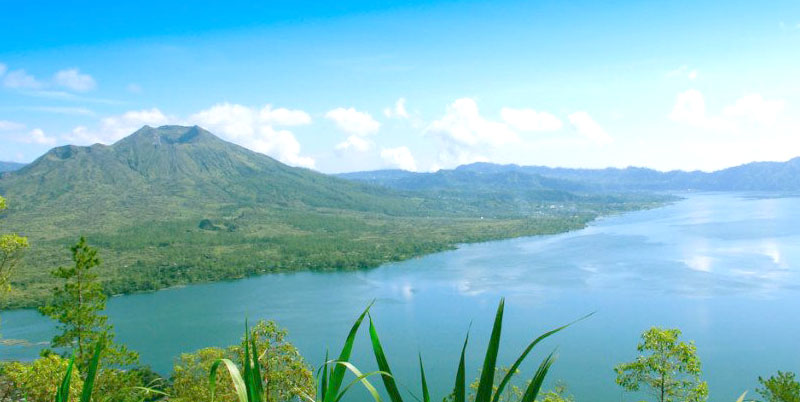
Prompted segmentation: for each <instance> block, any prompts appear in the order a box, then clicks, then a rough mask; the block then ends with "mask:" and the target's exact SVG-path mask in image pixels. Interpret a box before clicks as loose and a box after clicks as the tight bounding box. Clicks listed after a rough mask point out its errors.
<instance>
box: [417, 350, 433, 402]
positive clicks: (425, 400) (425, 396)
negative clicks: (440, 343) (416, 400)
mask: <svg viewBox="0 0 800 402" xmlns="http://www.w3.org/2000/svg"><path fill="white" fill-rule="evenodd" d="M419 377H420V380H421V381H422V402H431V394H430V393H428V381H426V380H425V368H424V367H422V354H420V355H419Z"/></svg>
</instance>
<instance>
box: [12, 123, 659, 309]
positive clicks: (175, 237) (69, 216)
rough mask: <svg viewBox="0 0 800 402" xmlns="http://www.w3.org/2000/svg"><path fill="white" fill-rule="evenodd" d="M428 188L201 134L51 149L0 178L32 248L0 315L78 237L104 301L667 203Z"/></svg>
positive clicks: (456, 183)
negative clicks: (96, 268)
mask: <svg viewBox="0 0 800 402" xmlns="http://www.w3.org/2000/svg"><path fill="white" fill-rule="evenodd" d="M378 174H380V175H390V174H392V173H378ZM395 174H398V175H400V176H408V175H409V174H407V173H405V172H395ZM411 175H412V176H415V177H416V175H415V174H411ZM424 177H427V176H424ZM430 177H431V178H435V180H428V179H426V180H424V181H423V182H421V183H416V184H415V183H413V181H411V182H409V183H408V185H405V186H403V187H396V188H394V189H390V188H386V187H384V186H376V185H373V184H371V183H360V182H354V181H352V180H344V179H343V178H339V177H335V176H330V175H325V174H322V173H318V172H315V171H312V170H308V169H303V168H294V167H290V166H286V165H284V164H282V163H280V162H278V161H276V160H274V159H272V158H270V157H268V156H266V155H263V154H259V153H256V152H253V151H250V150H248V149H246V148H243V147H240V146H238V145H234V144H231V143H228V142H226V141H223V140H221V139H220V138H218V137H216V136H214V135H213V134H211V133H210V132H208V131H206V130H204V129H202V128H200V127H196V126H195V127H182V126H164V127H158V128H153V127H147V126H145V127H143V128H141V129H140V130H138V131H136V132H135V133H133V134H131V135H130V136H128V137H126V138H124V139H122V140H120V141H118V142H117V143H115V144H113V145H100V144H95V145H92V146H88V147H81V146H73V145H68V146H61V147H57V148H53V149H52V150H50V151H49V152H47V153H46V154H44V155H43V156H41V157H39V158H38V159H37V160H35V161H34V162H32V163H30V164H28V165H25V166H23V167H21V168H19V169H17V170H14V171H10V172H5V173H2V174H0V194H2V195H3V196H4V197H6V198H7V199H8V201H9V205H10V209H9V211H8V213H7V214H6V215H4V216H2V217H0V219H2V225H0V226H2V228H3V230H4V231H7V230H11V231H16V232H19V233H22V234H25V235H27V236H28V237H29V238H30V242H31V244H32V247H31V249H30V250H29V251H28V253H27V255H26V258H25V260H24V261H23V264H22V265H21V267H20V269H19V271H18V272H17V273H16V274H15V276H14V278H13V290H12V293H11V294H10V296H9V297H6V298H5V299H4V300H3V302H2V303H3V304H2V305H0V307H2V306H5V307H20V306H32V305H37V304H40V303H42V302H43V301H44V300H45V299H46V298H47V297H48V295H49V294H50V290H51V288H52V286H53V282H52V279H51V278H50V276H49V272H50V271H51V270H52V269H53V268H55V267H56V266H58V265H64V264H69V263H70V261H69V253H68V249H67V247H68V246H69V245H70V244H74V243H75V242H76V241H77V239H78V237H79V236H81V235H85V236H87V238H88V240H89V243H90V244H92V245H95V246H97V247H99V248H100V254H101V257H102V259H103V260H104V261H105V263H104V264H103V265H102V267H101V277H102V278H103V279H104V280H105V286H106V290H107V291H108V292H109V293H125V292H132V291H139V290H152V289H159V288H163V287H166V286H173V285H178V284H184V283H193V282H202V281H213V280H221V279H230V278H239V277H243V276H247V275H253V274H258V273H263V272H276V271H287V270H298V269H316V270H330V269H359V268H365V267H371V266H376V265H379V264H381V263H384V262H388V261H397V260H402V259H406V258H410V257H413V256H418V255H422V254H426V253H431V252H435V251H440V250H444V249H449V248H452V247H455V245H457V244H459V243H464V242H475V241H485V240H491V239H500V238H508V237H516V236H524V235H534V234H544V233H557V232H561V231H565V230H571V229H576V228H580V227H582V226H583V225H585V224H586V223H587V222H589V221H590V220H592V219H594V218H595V217H597V216H598V215H599V214H604V213H610V212H618V211H625V210H629V209H635V208H642V207H647V206H651V205H653V203H654V202H657V201H659V200H658V199H653V198H650V199H645V198H641V197H640V198H635V199H632V198H625V197H601V196H597V195H590V196H586V195H576V194H573V193H571V192H569V191H568V190H567V188H568V187H569V186H572V185H573V183H572V182H569V181H563V180H556V179H545V178H542V177H540V176H536V175H530V174H527V173H522V172H514V171H509V172H497V173H488V174H485V173H481V172H470V171H467V170H459V171H457V172H456V173H448V172H441V173H439V174H436V175H432V176H430Z"/></svg>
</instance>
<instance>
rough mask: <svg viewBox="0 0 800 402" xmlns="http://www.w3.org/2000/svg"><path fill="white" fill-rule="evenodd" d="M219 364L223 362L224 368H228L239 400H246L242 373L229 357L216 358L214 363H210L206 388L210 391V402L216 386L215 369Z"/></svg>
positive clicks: (212, 400) (243, 401) (212, 401)
mask: <svg viewBox="0 0 800 402" xmlns="http://www.w3.org/2000/svg"><path fill="white" fill-rule="evenodd" d="M220 364H225V368H227V369H228V373H229V374H230V375H231V381H233V388H234V390H235V391H236V396H237V397H238V399H239V402H248V401H247V387H246V386H245V384H244V380H243V379H242V374H241V373H240V372H239V369H238V368H236V365H235V364H233V362H232V361H230V360H229V359H218V360H217V361H215V362H214V364H212V365H211V370H210V373H209V375H208V388H209V390H210V391H211V402H214V391H215V390H216V388H217V370H218V369H219V365H220Z"/></svg>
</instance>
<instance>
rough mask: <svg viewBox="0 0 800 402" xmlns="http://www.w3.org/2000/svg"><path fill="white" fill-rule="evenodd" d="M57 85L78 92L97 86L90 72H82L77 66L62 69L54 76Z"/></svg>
mask: <svg viewBox="0 0 800 402" xmlns="http://www.w3.org/2000/svg"><path fill="white" fill-rule="evenodd" d="M53 82H55V84H56V85H59V86H62V87H65V88H68V89H71V90H73V91H76V92H87V91H91V90H92V89H94V88H95V87H96V86H97V83H96V82H95V81H94V78H92V76H91V75H89V74H81V72H80V71H79V70H78V69H77V68H70V69H66V70H61V71H59V72H57V73H56V74H55V76H53Z"/></svg>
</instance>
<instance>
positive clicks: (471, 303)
mask: <svg viewBox="0 0 800 402" xmlns="http://www.w3.org/2000/svg"><path fill="white" fill-rule="evenodd" d="M502 296H505V297H506V299H507V303H506V305H507V309H506V320H505V327H504V332H503V336H504V341H503V343H502V346H501V354H502V357H503V359H502V361H501V362H502V363H503V364H510V363H511V362H513V359H514V358H515V357H516V355H517V354H518V353H519V352H520V351H521V350H522V348H523V347H524V346H525V345H526V344H527V342H528V341H529V340H531V339H532V338H533V337H534V336H535V335H537V334H539V333H540V332H543V331H545V330H547V329H550V328H552V327H555V326H558V325H560V324H563V323H566V322H569V321H571V320H573V319H575V318H577V317H580V316H582V315H584V314H586V313H589V312H593V311H594V312H596V314H595V315H594V316H593V317H591V318H590V319H588V320H586V321H583V322H581V323H579V324H577V325H575V326H574V327H571V328H569V329H568V330H567V331H565V332H562V333H561V334H559V335H557V336H555V337H554V338H552V339H551V340H549V341H548V342H546V343H545V344H544V346H543V347H542V349H540V350H539V353H538V354H536V355H535V356H533V357H534V358H535V361H534V360H531V362H530V364H529V365H528V366H526V367H524V370H523V371H524V373H526V374H528V375H530V374H531V373H532V372H533V371H534V365H535V364H538V361H539V360H540V359H541V358H542V356H543V354H544V353H545V352H549V351H550V350H552V349H553V348H558V355H559V360H558V362H557V363H556V365H555V366H554V370H553V371H552V375H551V377H550V378H551V380H552V381H555V380H562V381H564V382H566V383H567V385H568V386H569V389H570V391H571V393H573V394H574V395H575V396H576V398H577V400H578V401H599V400H606V401H620V400H626V401H633V400H636V399H634V398H635V396H634V395H629V394H623V393H621V392H620V390H619V388H618V387H617V386H616V385H615V384H614V374H613V371H612V367H613V366H614V365H615V364H617V363H619V362H623V361H627V360H630V359H632V358H634V357H635V355H636V353H635V352H636V351H635V347H636V343H637V341H638V336H639V334H640V333H641V332H642V331H643V330H645V329H647V328H648V327H650V326H653V325H660V326H670V327H679V328H681V329H682V330H683V332H684V337H685V339H687V340H688V339H691V340H694V341H695V342H696V344H697V347H698V350H699V354H700V356H701V359H702V361H703V363H704V366H703V368H704V372H705V376H704V377H705V379H706V380H708V382H709V385H710V389H711V400H712V401H733V400H735V398H736V397H737V396H738V395H739V394H741V392H742V391H744V390H746V389H749V390H751V392H752V390H753V389H754V388H755V386H756V378H757V377H758V376H759V375H762V376H764V375H769V374H771V373H773V372H775V371H777V370H778V369H781V370H793V371H800V341H798V339H800V311H799V309H800V198H769V197H755V196H752V195H731V194H694V195H689V196H688V198H687V199H686V200H684V201H680V202H678V203H676V204H674V205H670V206H667V207H664V208H659V209H655V210H650V211H641V212H634V213H630V214H626V215H622V216H616V217H610V218H606V219H602V220H599V221H597V222H595V223H594V224H593V225H591V226H590V227H588V228H587V229H585V230H581V231H576V232H572V233H566V234H561V235H554V236H542V237H532V238H522V239H514V240H508V241H499V242H492V243H483V244H474V245H466V246H463V247H461V248H459V249H458V250H455V251H450V252H444V253H440V254H435V255H431V256H427V257H424V258H419V259H415V260H411V261H406V262H402V263H397V264H389V265H386V266H383V267H380V268H378V269H375V270H371V271H366V272H356V273H325V274H321V273H318V274H315V273H308V272H304V273H297V274H281V275H268V276H262V277H258V278H252V279H246V280H240V281H235V282H226V283H216V284H209V285H198V286H191V287H186V288H179V289H170V290H165V291H161V292H157V293H149V294H138V295H132V296H122V297H116V298H113V299H111V300H110V301H109V304H108V313H109V316H110V318H111V321H112V322H113V324H114V325H115V327H116V332H117V334H118V335H117V338H118V340H119V341H122V342H125V343H127V344H128V345H129V346H130V347H131V348H133V349H135V350H138V351H139V352H140V353H141V357H142V360H143V362H145V363H147V364H150V365H152V366H153V367H154V368H155V369H156V370H158V371H161V372H164V373H167V372H168V371H169V369H170V367H171V364H172V362H173V359H174V358H175V357H176V356H177V355H178V354H179V353H180V352H183V351H191V350H195V349H198V348H201V347H205V346H211V345H217V346H224V345H228V344H232V343H234V342H236V340H237V339H238V337H239V336H241V334H242V331H243V327H244V319H245V317H249V319H250V320H251V321H253V320H256V319H261V318H266V319H274V320H276V321H278V322H279V323H280V324H281V325H282V326H284V327H286V328H288V329H289V331H290V337H291V339H292V340H293V341H294V342H295V344H296V345H298V347H299V348H300V349H301V351H302V352H303V354H304V355H305V356H306V357H307V358H308V359H309V361H310V362H311V363H312V364H313V363H318V362H320V361H322V358H323V356H324V353H325V348H326V347H327V348H330V349H331V350H332V351H334V354H335V353H338V349H339V348H340V347H341V342H342V341H343V340H344V337H345V335H346V333H347V330H348V329H349V326H350V325H351V324H352V321H353V320H354V319H355V318H356V317H357V315H358V313H359V312H360V311H361V310H362V309H363V308H364V307H365V306H366V305H367V304H368V303H369V301H370V300H372V299H377V302H376V304H375V307H374V308H373V310H372V312H373V317H374V319H375V322H376V326H377V327H378V330H379V332H380V333H381V336H382V338H383V342H384V346H385V347H386V349H387V354H388V356H389V359H390V363H392V366H393V369H394V370H395V372H396V374H397V376H398V377H399V378H400V379H401V381H402V382H404V383H406V384H407V385H408V386H409V387H410V388H411V389H413V390H415V391H416V390H417V389H418V373H417V366H416V364H417V363H416V358H417V357H416V356H417V352H422V355H423V358H424V359H425V362H426V370H427V371H428V375H429V379H430V381H432V383H433V384H432V386H433V391H434V393H435V395H436V396H437V397H441V396H443V395H445V394H446V393H447V391H449V389H450V388H451V387H452V381H453V378H454V372H455V369H456V365H457V363H458V353H459V349H460V346H461V341H462V340H463V337H464V335H465V333H466V331H467V328H468V326H469V324H470V322H472V332H471V334H472V335H471V338H470V342H471V343H470V344H471V345H472V347H471V348H469V353H470V355H469V359H470V360H469V362H468V369H469V370H471V371H472V374H477V370H478V368H479V362H480V360H481V359H482V354H483V353H484V350H485V349H484V347H485V342H486V338H487V337H488V332H489V330H490V326H491V322H492V319H493V314H494V310H495V308H496V306H497V302H498V300H499V299H500V297H502ZM2 333H3V336H4V337H5V338H6V339H9V338H15V339H27V340H29V341H31V342H33V343H36V342H41V341H46V340H47V339H48V338H49V337H50V336H51V335H52V324H51V323H50V322H49V321H48V320H47V319H45V318H42V317H40V316H38V315H37V314H36V313H35V312H33V311H11V312H4V313H3V314H2ZM39 347H41V346H36V345H33V346H13V347H12V346H4V347H0V358H3V359H9V358H33V357H35V356H36V352H37V350H38V348H39ZM356 348H357V350H358V355H357V356H356V359H357V361H359V362H360V363H359V365H360V366H363V368H367V367H372V366H373V365H374V363H373V361H372V359H371V357H370V355H369V344H368V339H367V335H366V332H362V334H361V338H360V339H359V343H358V344H357V347H356ZM552 381H551V382H552Z"/></svg>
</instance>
